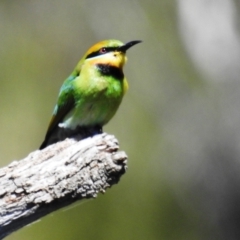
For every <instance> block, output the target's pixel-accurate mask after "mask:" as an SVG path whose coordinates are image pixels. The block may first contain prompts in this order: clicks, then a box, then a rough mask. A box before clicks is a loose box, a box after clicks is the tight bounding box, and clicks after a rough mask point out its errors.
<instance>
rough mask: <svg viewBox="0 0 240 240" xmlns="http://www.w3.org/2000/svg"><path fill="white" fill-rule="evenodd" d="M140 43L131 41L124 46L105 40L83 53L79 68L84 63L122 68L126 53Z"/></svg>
mask: <svg viewBox="0 0 240 240" xmlns="http://www.w3.org/2000/svg"><path fill="white" fill-rule="evenodd" d="M140 42H141V41H138V40H136V41H131V42H128V43H126V44H124V43H122V42H120V41H118V40H105V41H101V42H99V43H97V44H95V45H93V46H92V47H91V48H89V50H88V51H87V52H86V53H85V55H84V56H83V58H82V59H81V61H80V62H79V67H80V68H81V67H82V65H83V64H84V62H85V61H88V62H91V64H109V65H112V66H115V67H118V68H122V67H123V65H124V64H125V62H126V60H127V57H126V51H127V50H128V49H129V48H130V47H132V46H134V45H135V44H137V43H140Z"/></svg>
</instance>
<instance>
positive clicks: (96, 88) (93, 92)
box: [39, 39, 142, 150]
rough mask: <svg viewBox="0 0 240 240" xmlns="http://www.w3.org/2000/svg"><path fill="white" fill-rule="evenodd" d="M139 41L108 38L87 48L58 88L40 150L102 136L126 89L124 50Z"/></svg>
mask: <svg viewBox="0 0 240 240" xmlns="http://www.w3.org/2000/svg"><path fill="white" fill-rule="evenodd" d="M141 42H142V41H140V40H134V41H130V42H127V43H125V44H124V43H122V42H121V41H119V40H115V39H110V40H104V41H101V42H98V43H97V44H95V45H93V46H92V47H91V48H89V50H88V51H87V52H86V53H85V54H84V56H83V57H82V59H81V60H80V61H79V62H78V64H77V66H76V67H75V68H74V70H73V72H72V73H71V74H70V76H69V77H68V78H67V79H66V80H65V81H64V83H63V85H62V87H61V88H60V92H59V95H58V99H57V103H56V105H55V107H54V110H53V114H52V118H51V120H50V123H49V126H48V129H47V132H46V135H45V139H44V141H43V143H42V144H41V146H40V148H39V149H40V150H42V149H44V148H46V147H47V146H49V145H51V144H54V143H56V142H59V141H63V140H64V139H66V138H71V137H74V136H77V137H78V139H80V140H81V139H84V138H86V137H89V136H94V135H96V134H100V133H102V127H103V126H104V125H105V124H107V123H108V122H109V120H110V119H111V118H112V117H113V116H114V114H115V113H116V111H117V109H118V107H119V105H120V103H121V101H122V98H123V96H124V94H125V93H126V92H127V90H128V82H127V79H126V78H125V76H124V73H123V66H124V64H125V63H126V61H127V57H126V51H127V50H128V49H129V48H131V47H132V46H134V45H136V44H138V43H141Z"/></svg>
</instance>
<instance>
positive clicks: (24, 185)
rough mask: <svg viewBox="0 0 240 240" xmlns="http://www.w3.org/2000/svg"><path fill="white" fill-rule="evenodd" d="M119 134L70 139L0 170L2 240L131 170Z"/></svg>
mask: <svg viewBox="0 0 240 240" xmlns="http://www.w3.org/2000/svg"><path fill="white" fill-rule="evenodd" d="M118 149H119V146H118V142H117V140H116V139H115V138H114V136H111V135H107V134H105V133H104V134H100V135H96V136H94V137H93V138H87V139H84V140H82V141H76V140H73V139H66V140H65V141H63V142H60V143H57V144H54V145H51V146H49V147H48V148H46V149H44V150H42V151H39V150H37V151H35V152H32V153H31V154H29V156H27V157H26V158H25V159H23V160H21V161H14V162H12V163H11V164H9V165H8V166H7V167H4V168H2V169H0V183H1V184H0V239H2V238H4V237H5V236H7V235H9V234H10V233H12V232H13V231H16V230H17V229H19V228H21V227H23V226H25V225H27V224H29V223H31V222H33V221H36V220H37V219H39V218H41V217H43V216H45V215H46V214H48V213H51V212H53V211H55V210H57V209H60V208H62V207H65V206H67V205H69V204H71V203H73V202H76V201H77V200H81V199H87V198H95V197H96V196H97V194H98V193H99V192H103V193H104V192H105V190H106V189H107V188H109V187H111V186H112V185H113V184H116V183H117V182H118V181H119V179H120V177H121V176H122V174H124V173H125V170H126V167H127V166H126V164H127V156H126V154H125V153H124V152H118Z"/></svg>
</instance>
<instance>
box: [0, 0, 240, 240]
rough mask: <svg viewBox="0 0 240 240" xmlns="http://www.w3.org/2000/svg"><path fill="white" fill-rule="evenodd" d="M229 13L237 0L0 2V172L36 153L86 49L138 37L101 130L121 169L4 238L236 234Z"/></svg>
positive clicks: (136, 239)
mask: <svg viewBox="0 0 240 240" xmlns="http://www.w3.org/2000/svg"><path fill="white" fill-rule="evenodd" d="M239 13H240V4H239V1H238V0H235V1H234V0H211V1H210V0H201V1H199V0H176V1H174V0H155V1H154V0H148V1H144V0H135V1H133V0H131V1H127V0H122V1H117V0H103V1H93V0H79V1H77V0H68V1H64V0H58V1H57V0H52V1H47V0H42V1H37V0H21V1H9V0H1V1H0V69H1V70H0V109H1V115H0V124H1V131H0V156H1V162H0V164H1V166H4V165H6V164H8V163H10V162H11V161H13V160H15V159H21V158H24V157H25V156H26V155H28V153H30V152H32V151H34V150H36V149H37V148H38V147H39V145H40V143H41V142H42V140H43V138H44V135H45V131H46V128H47V125H48V122H49V119H50V116H51V112H52V110H53V106H54V104H55V102H56V98H57V94H58V91H59V88H60V86H61V84H62V82H63V80H64V79H65V78H66V77H67V76H68V75H69V73H70V72H71V71H72V69H73V67H74V66H75V65H76V63H77V61H78V60H79V59H80V57H81V56H82V55H83V54H84V53H85V51H86V50H87V49H88V48H89V47H90V46H91V45H93V44H94V43H96V42H98V41H100V40H103V39H109V38H115V39H119V40H121V41H124V42H127V41H130V40H139V39H141V40H143V43H142V44H139V45H137V46H135V47H134V48H132V49H131V50H130V51H129V52H128V58H129V61H128V64H127V66H126V67H125V74H126V76H127V77H128V79H129V84H130V89H129V92H128V94H127V96H126V97H125V99H124V101H123V103H122V105H121V107H120V109H119V111H118V113H117V114H116V116H115V117H114V119H113V120H112V121H111V122H110V123H109V124H108V125H107V126H106V127H105V129H104V130H105V131H106V132H108V133H111V134H114V135H115V136H116V137H117V138H118V140H119V142H120V146H121V149H122V150H124V151H126V152H127V154H128V156H129V169H128V171H127V173H126V174H125V175H124V177H123V178H122V179H121V181H120V182H119V184H118V185H115V186H114V187H113V188H112V189H110V190H108V191H107V192H106V194H105V195H99V196H98V198H97V199H95V200H92V201H88V202H86V203H84V204H76V205H74V206H72V207H71V208H67V209H63V210H59V211H57V212H55V213H53V214H51V215H48V216H46V217H44V218H43V219H41V221H38V222H36V223H34V224H32V225H30V226H27V227H25V228H23V229H21V230H19V231H17V232H15V233H14V234H12V235H10V236H9V237H7V238H6V239H8V240H29V239H35V240H43V239H44V240H47V239H51V240H52V239H60V240H61V239H70V240H75V239H76V240H77V239H88V240H95V239H98V240H103V239H104V240H106V239H113V240H120V239H121V240H122V239H130V240H146V239H148V240H159V239H162V240H193V239H194V240H200V239H201V240H202V239H204V240H206V239H207V240H215V239H228V240H234V239H240V159H239V157H240V77H239V76H240V36H239V32H240V31H239V30H240V18H239V15H240V14H239Z"/></svg>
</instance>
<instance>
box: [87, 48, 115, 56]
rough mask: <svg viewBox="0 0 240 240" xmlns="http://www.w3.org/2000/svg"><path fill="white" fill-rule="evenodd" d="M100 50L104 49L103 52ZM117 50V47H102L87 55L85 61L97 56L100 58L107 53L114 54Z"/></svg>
mask: <svg viewBox="0 0 240 240" xmlns="http://www.w3.org/2000/svg"><path fill="white" fill-rule="evenodd" d="M102 49H104V51H101V50H102ZM117 49H118V47H103V48H100V49H99V50H98V51H95V52H92V53H90V54H88V55H87V57H86V58H85V59H88V58H93V57H97V56H100V55H103V54H106V53H109V52H114V51H116V50H117Z"/></svg>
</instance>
